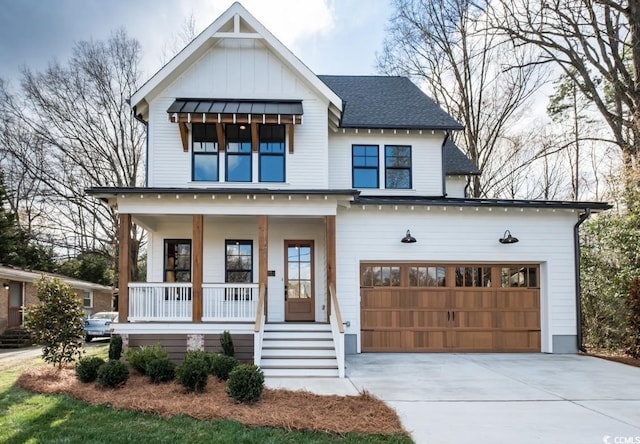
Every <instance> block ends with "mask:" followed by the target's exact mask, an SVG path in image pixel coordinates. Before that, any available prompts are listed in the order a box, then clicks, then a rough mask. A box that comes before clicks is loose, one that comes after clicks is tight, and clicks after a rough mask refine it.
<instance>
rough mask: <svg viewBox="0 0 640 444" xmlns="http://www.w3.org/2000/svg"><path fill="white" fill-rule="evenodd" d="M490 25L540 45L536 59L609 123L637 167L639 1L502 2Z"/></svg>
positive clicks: (629, 163)
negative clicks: (555, 70) (554, 69)
mask: <svg viewBox="0 0 640 444" xmlns="http://www.w3.org/2000/svg"><path fill="white" fill-rule="evenodd" d="M486 11H487V14H488V17H489V20H490V24H491V26H492V28H493V29H494V30H495V31H497V32H500V33H501V34H502V35H504V36H505V37H508V38H509V39H511V40H512V41H513V44H514V47H517V48H524V47H533V48H537V49H538V50H539V51H540V53H539V57H538V59H537V60H536V61H534V62H528V63H514V66H531V65H532V64H537V65H539V64H553V65H555V66H557V67H559V68H560V69H561V70H562V72H563V73H564V75H565V76H567V78H569V79H571V81H572V82H573V83H574V84H575V85H576V86H577V87H578V88H579V90H580V91H581V93H582V94H583V95H584V96H585V97H587V98H588V99H589V100H590V101H591V102H592V103H593V104H594V105H595V107H596V108H597V110H598V111H599V113H600V114H601V115H602V117H603V118H604V120H605V121H606V123H607V124H608V126H609V128H610V130H611V134H612V138H613V141H614V142H615V143H616V145H617V146H618V147H619V148H620V152H621V157H622V160H623V163H624V165H625V166H626V170H627V171H630V168H631V169H632V168H633V167H635V166H637V165H638V153H639V151H638V150H639V148H638V142H640V78H639V74H640V2H638V0H623V1H617V0H547V1H544V2H531V1H530V0H499V1H497V2H490V3H489V4H488V6H487V9H486Z"/></svg>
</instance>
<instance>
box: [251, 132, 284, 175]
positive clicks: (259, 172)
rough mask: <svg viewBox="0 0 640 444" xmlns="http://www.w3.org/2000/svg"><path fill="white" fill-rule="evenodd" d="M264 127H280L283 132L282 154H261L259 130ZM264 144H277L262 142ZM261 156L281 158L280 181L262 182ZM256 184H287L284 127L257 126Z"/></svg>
mask: <svg viewBox="0 0 640 444" xmlns="http://www.w3.org/2000/svg"><path fill="white" fill-rule="evenodd" d="M265 126H270V127H274V126H281V127H283V130H284V135H283V137H282V142H281V143H282V153H263V152H262V151H261V147H262V139H261V138H260V130H261V129H262V127H265ZM264 143H279V142H264ZM262 156H266V157H282V180H262V162H261V159H262ZM258 182H261V183H286V182H287V127H286V125H259V126H258Z"/></svg>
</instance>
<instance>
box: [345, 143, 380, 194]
mask: <svg viewBox="0 0 640 444" xmlns="http://www.w3.org/2000/svg"><path fill="white" fill-rule="evenodd" d="M351 160H352V165H353V188H378V187H379V180H378V168H379V162H378V145H353V146H352V147H351Z"/></svg>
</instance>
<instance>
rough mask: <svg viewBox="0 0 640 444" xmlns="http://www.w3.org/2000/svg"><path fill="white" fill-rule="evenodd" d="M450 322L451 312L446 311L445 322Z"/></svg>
mask: <svg viewBox="0 0 640 444" xmlns="http://www.w3.org/2000/svg"><path fill="white" fill-rule="evenodd" d="M450 320H451V312H450V311H448V312H447V321H450Z"/></svg>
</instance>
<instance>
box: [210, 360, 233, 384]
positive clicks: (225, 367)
mask: <svg viewBox="0 0 640 444" xmlns="http://www.w3.org/2000/svg"><path fill="white" fill-rule="evenodd" d="M239 364H240V363H239V362H238V360H237V359H236V358H234V357H233V356H227V355H213V356H212V358H211V362H210V364H209V365H210V370H209V372H210V373H211V374H212V375H214V376H216V377H217V378H218V379H220V380H221V381H226V380H227V379H229V372H230V371H231V370H233V369H234V368H236V367H237V366H238V365H239Z"/></svg>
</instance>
